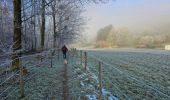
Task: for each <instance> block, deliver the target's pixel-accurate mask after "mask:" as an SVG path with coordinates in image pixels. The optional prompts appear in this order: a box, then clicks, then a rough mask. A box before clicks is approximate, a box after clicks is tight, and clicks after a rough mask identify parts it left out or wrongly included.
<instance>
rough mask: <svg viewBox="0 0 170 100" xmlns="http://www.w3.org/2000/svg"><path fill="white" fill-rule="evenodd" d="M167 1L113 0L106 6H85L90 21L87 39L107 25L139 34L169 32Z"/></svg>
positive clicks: (168, 2)
mask: <svg viewBox="0 0 170 100" xmlns="http://www.w3.org/2000/svg"><path fill="white" fill-rule="evenodd" d="M169 11H170V1H169V0H115V1H114V2H113V1H110V2H109V3H107V4H99V5H96V4H91V5H87V12H85V15H88V18H89V19H90V21H89V24H88V25H87V27H88V28H89V29H88V30H87V31H86V36H87V37H89V38H88V39H94V38H95V36H96V34H97V31H98V30H99V29H100V28H103V27H105V26H107V25H113V26H114V27H115V28H120V27H126V28H128V29H129V31H130V32H132V33H135V34H139V33H143V32H148V33H154V34H157V33H166V32H170V29H169V27H168V26H169V25H170V13H169Z"/></svg>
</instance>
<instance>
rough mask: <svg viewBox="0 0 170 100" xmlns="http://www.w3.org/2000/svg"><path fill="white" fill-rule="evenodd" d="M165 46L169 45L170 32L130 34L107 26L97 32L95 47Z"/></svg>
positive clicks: (123, 28) (124, 28)
mask: <svg viewBox="0 0 170 100" xmlns="http://www.w3.org/2000/svg"><path fill="white" fill-rule="evenodd" d="M165 44H170V32H166V33H161V32H160V33H149V32H143V33H132V32H130V30H129V29H128V28H126V27H122V28H117V29H116V28H114V27H113V26H112V25H108V26H106V27H104V28H102V29H100V30H99V31H98V33H97V37H96V43H95V46H96V47H139V48H164V46H165Z"/></svg>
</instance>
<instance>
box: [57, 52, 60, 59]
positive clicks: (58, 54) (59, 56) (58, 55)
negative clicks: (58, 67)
mask: <svg viewBox="0 0 170 100" xmlns="http://www.w3.org/2000/svg"><path fill="white" fill-rule="evenodd" d="M57 51H58V52H57V53H58V60H59V58H60V49H58V50H57Z"/></svg>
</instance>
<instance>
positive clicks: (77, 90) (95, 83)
mask: <svg viewBox="0 0 170 100" xmlns="http://www.w3.org/2000/svg"><path fill="white" fill-rule="evenodd" d="M61 54H62V53H61V52H60V50H59V49H51V50H48V51H44V52H42V53H38V54H33V55H27V56H23V57H20V60H21V61H22V67H23V73H20V72H21V70H20V71H15V72H14V71H11V70H10V67H11V66H12V61H11V62H9V63H8V64H1V65H0V66H1V67H0V77H1V78H0V86H1V87H0V96H1V97H2V99H8V98H11V97H13V96H12V95H14V92H16V91H21V88H22V86H21V85H22V84H21V80H23V81H24V83H26V84H25V85H26V86H27V87H25V88H31V87H32V86H30V84H32V83H30V84H28V83H29V82H34V81H35V79H34V77H35V76H37V75H39V76H37V77H36V80H38V79H40V78H41V79H43V78H45V77H44V76H43V75H47V74H49V73H44V74H41V73H42V72H40V71H38V70H39V69H41V70H42V69H44V72H46V71H53V70H47V69H46V67H45V66H48V68H51V67H52V68H53V65H54V63H55V62H56V61H57V60H58V59H60V58H61V56H62V55H61ZM67 60H68V61H69V62H68V67H67V74H66V75H67V88H68V90H67V91H65V92H64V93H63V88H64V85H63V84H64V83H63V81H64V78H63V75H65V74H64V72H63V71H62V70H60V69H59V68H58V70H54V72H51V73H50V74H54V73H56V74H55V76H56V79H54V80H53V79H52V78H51V79H50V80H51V82H52V83H51V84H49V85H50V86H49V87H50V88H49V91H47V90H45V91H46V94H44V95H43V96H42V97H37V99H55V98H57V99H59V100H60V99H63V94H65V95H68V97H69V98H70V99H72V100H77V99H89V98H93V99H94V100H96V99H97V100H103V99H104V100H105V99H109V98H110V99H113V100H114V99H115V100H116V99H121V100H122V99H125V100H133V99H141V98H143V99H160V98H161V99H164V100H168V99H170V96H169V95H168V93H166V92H164V91H162V90H161V89H158V88H157V87H154V86H152V85H151V84H148V83H146V82H145V81H143V80H141V79H140V78H138V77H136V76H133V75H131V74H130V73H127V72H125V71H123V70H121V69H119V68H118V67H116V66H118V63H116V62H115V64H110V63H106V62H105V61H104V60H102V59H100V58H99V57H96V56H93V55H90V54H88V52H86V51H82V50H76V49H72V50H70V52H69V53H68V58H67ZM62 61H63V60H62ZM61 63H63V62H61ZM35 68H36V69H35ZM25 69H29V70H28V71H29V72H27V70H25ZM61 69H62V67H61ZM24 71H25V72H24ZM55 71H56V72H55ZM25 73H27V74H25ZM22 74H23V77H21V75H22ZM24 74H25V75H24ZM40 75H42V76H40ZM50 77H51V76H50ZM56 84H57V85H56ZM38 85H41V84H35V86H38ZM23 94H26V95H25V96H26V97H29V96H30V95H31V94H29V91H28V90H27V89H26V91H24V93H23ZM19 95H21V94H19Z"/></svg>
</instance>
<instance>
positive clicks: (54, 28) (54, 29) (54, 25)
mask: <svg viewBox="0 0 170 100" xmlns="http://www.w3.org/2000/svg"><path fill="white" fill-rule="evenodd" d="M53 32H54V43H53V48H55V47H56V37H57V36H56V35H57V34H56V20H55V14H54V13H53Z"/></svg>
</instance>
